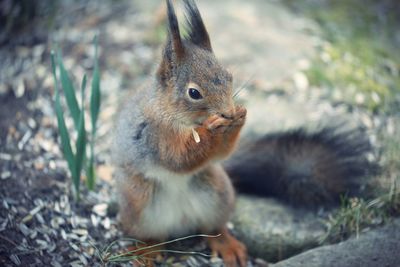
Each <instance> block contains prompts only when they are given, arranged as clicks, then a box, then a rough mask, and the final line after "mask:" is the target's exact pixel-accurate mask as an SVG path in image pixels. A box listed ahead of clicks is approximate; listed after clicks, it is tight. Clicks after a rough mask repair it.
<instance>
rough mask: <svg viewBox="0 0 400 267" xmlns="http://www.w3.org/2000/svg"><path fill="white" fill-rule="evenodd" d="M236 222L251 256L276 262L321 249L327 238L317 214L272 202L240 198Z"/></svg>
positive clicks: (235, 227) (270, 200)
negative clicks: (323, 239)
mask: <svg viewBox="0 0 400 267" xmlns="http://www.w3.org/2000/svg"><path fill="white" fill-rule="evenodd" d="M232 222H233V225H234V232H235V234H236V236H237V237H238V238H239V240H241V241H242V242H244V243H245V244H246V246H247V248H248V250H249V253H250V254H251V255H253V256H255V257H260V258H263V259H265V260H267V261H273V262H274V261H278V260H280V259H285V258H288V257H290V256H292V255H294V254H297V253H300V252H301V251H304V250H306V249H310V248H313V247H316V246H318V239H319V238H320V237H321V236H323V235H324V234H325V231H324V227H323V224H322V223H321V221H320V218H318V217H317V216H316V215H315V213H312V212H310V211H307V210H301V209H294V208H292V207H290V206H287V205H285V204H282V203H280V202H278V201H276V200H274V199H268V198H257V197H249V196H239V197H238V199H237V203H236V211H235V214H234V216H233V218H232Z"/></svg>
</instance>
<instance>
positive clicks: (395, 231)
mask: <svg viewBox="0 0 400 267" xmlns="http://www.w3.org/2000/svg"><path fill="white" fill-rule="evenodd" d="M399 256H400V219H396V220H394V221H393V222H392V223H390V224H388V225H386V226H384V227H382V228H379V229H375V230H371V231H369V232H367V233H364V234H361V236H360V237H359V238H354V239H350V240H347V241H344V242H342V243H339V244H335V245H329V246H323V247H319V248H315V249H312V250H309V251H307V252H304V253H302V254H300V255H297V256H294V257H292V258H289V259H287V260H284V261H281V262H279V263H277V264H274V265H271V267H303V266H304V267H336V266H341V267H354V266H362V267H378V266H385V267H398V266H400V257H399Z"/></svg>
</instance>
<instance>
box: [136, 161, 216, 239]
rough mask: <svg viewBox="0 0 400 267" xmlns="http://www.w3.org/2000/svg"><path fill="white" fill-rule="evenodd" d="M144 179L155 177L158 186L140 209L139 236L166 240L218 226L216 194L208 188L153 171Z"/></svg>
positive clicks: (170, 174) (181, 178) (189, 178)
mask: <svg viewBox="0 0 400 267" xmlns="http://www.w3.org/2000/svg"><path fill="white" fill-rule="evenodd" d="M146 177H154V178H156V180H157V181H158V186H157V187H156V189H155V190H154V193H153V198H152V201H151V202H149V203H148V205H147V206H146V207H145V209H144V210H143V213H142V216H141V220H140V224H141V226H140V230H141V232H142V234H145V235H146V236H152V237H154V238H160V237H161V238H168V237H169V236H177V235H184V234H188V233H189V232H191V231H194V230H201V229H203V228H209V227H210V226H211V227H210V228H212V226H213V225H214V224H216V223H217V221H218V214H219V210H218V206H219V203H218V202H219V199H218V195H217V194H216V192H214V191H213V190H212V189H211V188H209V187H202V186H196V183H193V181H191V179H196V178H195V177H194V178H193V177H191V175H178V174H175V173H171V172H168V171H165V170H158V171H155V170H154V169H153V171H150V172H148V173H146ZM154 178H153V179H154Z"/></svg>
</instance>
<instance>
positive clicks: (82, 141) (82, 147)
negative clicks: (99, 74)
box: [74, 74, 86, 185]
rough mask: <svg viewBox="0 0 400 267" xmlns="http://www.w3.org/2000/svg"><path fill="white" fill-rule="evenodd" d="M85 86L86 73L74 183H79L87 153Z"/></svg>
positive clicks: (82, 90)
mask: <svg viewBox="0 0 400 267" xmlns="http://www.w3.org/2000/svg"><path fill="white" fill-rule="evenodd" d="M85 88H86V74H85V75H84V76H83V80H82V88H81V100H82V109H81V113H80V116H79V125H78V139H77V140H76V157H75V163H76V172H77V177H74V178H75V180H74V183H75V184H77V185H79V183H80V176H81V171H82V165H83V161H84V158H85V154H86V128H85V104H84V103H85V102H84V97H85Z"/></svg>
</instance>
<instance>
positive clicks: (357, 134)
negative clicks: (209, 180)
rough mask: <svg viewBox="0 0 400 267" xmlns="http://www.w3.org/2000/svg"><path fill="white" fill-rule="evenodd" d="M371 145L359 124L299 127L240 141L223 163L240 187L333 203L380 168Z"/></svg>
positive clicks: (294, 200)
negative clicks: (369, 155) (345, 127)
mask: <svg viewBox="0 0 400 267" xmlns="http://www.w3.org/2000/svg"><path fill="white" fill-rule="evenodd" d="M370 149H371V146H370V143H369V141H368V139H367V136H366V135H365V133H363V132H362V131H361V130H359V129H352V130H343V129H341V127H340V126H331V127H325V128H323V129H321V130H319V131H316V132H313V133H308V132H307V131H305V130H302V129H297V130H292V131H289V132H280V133H272V134H267V135H265V136H263V137H262V138H259V139H258V140H253V141H252V142H251V143H246V144H242V145H241V146H240V148H239V149H238V151H237V152H236V153H234V155H233V156H232V157H231V158H230V159H229V160H228V161H227V162H225V164H224V167H225V169H226V171H227V173H228V174H229V176H230V177H231V178H232V179H233V182H234V184H235V188H237V190H238V191H239V192H242V193H250V194H256V195H262V196H274V197H277V198H280V199H284V200H286V201H289V202H290V203H292V204H295V205H307V206H316V205H319V204H334V203H339V198H340V196H341V195H346V194H350V195H352V194H355V193H357V192H359V191H360V188H361V187H362V185H363V184H365V183H363V181H364V179H363V178H365V177H367V176H368V175H370V174H373V173H375V172H376V171H377V166H376V165H374V164H373V163H371V162H369V161H368V159H367V157H366V155H367V153H368V152H369V151H370Z"/></svg>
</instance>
